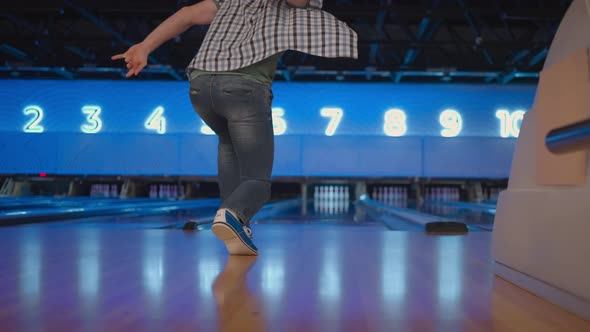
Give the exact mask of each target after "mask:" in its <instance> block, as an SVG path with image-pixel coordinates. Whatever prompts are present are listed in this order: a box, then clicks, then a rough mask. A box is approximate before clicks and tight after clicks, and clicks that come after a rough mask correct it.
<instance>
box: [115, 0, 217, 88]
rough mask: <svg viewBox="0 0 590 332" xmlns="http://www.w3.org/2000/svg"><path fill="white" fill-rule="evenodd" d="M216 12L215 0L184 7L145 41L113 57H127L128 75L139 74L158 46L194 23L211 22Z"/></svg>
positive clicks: (206, 0) (117, 58)
mask: <svg viewBox="0 0 590 332" xmlns="http://www.w3.org/2000/svg"><path fill="white" fill-rule="evenodd" d="M218 1H219V0H218ZM216 14H217V4H216V3H215V2H214V1H213V0H204V1H201V2H199V3H197V4H196V5H192V6H188V7H183V8H181V9H180V10H179V11H177V12H176V13H174V15H172V16H170V17H169V18H167V19H166V20H165V21H164V22H162V24H160V25H159V26H158V27H157V28H156V29H155V30H154V31H152V33H150V34H149V35H148V36H147V37H146V38H145V40H144V41H142V42H141V43H139V44H136V45H133V46H131V48H129V49H128V50H127V52H125V53H123V54H117V55H115V56H113V57H112V58H111V59H112V60H119V59H125V63H127V69H129V72H127V77H131V76H132V75H136V76H137V74H139V72H140V71H141V70H142V69H143V68H144V67H145V66H147V60H148V55H149V54H150V53H152V52H153V51H154V50H155V49H156V48H158V47H160V45H162V44H164V43H165V42H167V41H168V40H170V39H172V38H174V37H176V36H178V35H179V34H181V33H183V32H185V31H186V30H188V29H189V28H190V27H192V26H193V25H206V24H211V22H213V18H215V15H216Z"/></svg>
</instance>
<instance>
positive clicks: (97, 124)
mask: <svg viewBox="0 0 590 332" xmlns="http://www.w3.org/2000/svg"><path fill="white" fill-rule="evenodd" d="M100 112H101V109H100V107H98V106H84V107H82V113H84V114H86V115H87V117H86V121H88V123H87V124H83V125H82V127H80V129H82V132H83V133H86V134H96V133H98V132H99V131H100V130H101V129H102V120H101V119H100V118H99V115H100Z"/></svg>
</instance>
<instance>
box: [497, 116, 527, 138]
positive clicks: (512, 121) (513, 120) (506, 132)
mask: <svg viewBox="0 0 590 332" xmlns="http://www.w3.org/2000/svg"><path fill="white" fill-rule="evenodd" d="M525 114H526V112H525V111H515V112H513V113H510V112H508V111H507V110H498V111H497V112H496V117H497V118H498V119H500V136H502V137H505V138H506V137H518V135H520V126H521V124H522V120H523V119H524V115H525Z"/></svg>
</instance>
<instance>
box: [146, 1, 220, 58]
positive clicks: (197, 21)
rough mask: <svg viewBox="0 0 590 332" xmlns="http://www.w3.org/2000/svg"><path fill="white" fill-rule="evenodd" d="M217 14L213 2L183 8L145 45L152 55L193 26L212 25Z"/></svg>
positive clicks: (147, 39)
mask: <svg viewBox="0 0 590 332" xmlns="http://www.w3.org/2000/svg"><path fill="white" fill-rule="evenodd" d="M216 14H217V5H216V4H215V2H213V0H204V1H201V2H199V3H197V4H195V5H192V6H187V7H183V8H181V9H180V10H179V11H177V12H176V13H175V14H174V15H172V16H170V17H169V18H168V19H166V20H165V21H164V22H162V24H160V25H159V26H158V27H157V28H156V29H155V30H154V31H153V32H152V33H150V34H149V35H148V36H147V37H146V39H145V40H144V41H143V44H144V45H145V46H146V47H147V49H148V51H149V52H150V53H151V52H153V51H154V50H155V49H156V48H158V47H160V45H162V44H163V43H165V42H166V41H168V40H170V39H172V38H174V37H176V36H178V35H179V34H181V33H183V32H185V31H186V30H188V29H189V28H190V27H192V26H193V25H207V24H211V22H213V18H214V17H215V15H216Z"/></svg>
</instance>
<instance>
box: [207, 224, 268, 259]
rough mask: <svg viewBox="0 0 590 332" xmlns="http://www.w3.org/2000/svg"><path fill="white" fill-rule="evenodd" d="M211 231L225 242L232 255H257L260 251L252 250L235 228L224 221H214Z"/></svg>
mask: <svg viewBox="0 0 590 332" xmlns="http://www.w3.org/2000/svg"><path fill="white" fill-rule="evenodd" d="M211 231H212V232H213V234H215V236H217V238H218V239H220V240H221V241H223V242H224V243H225V247H226V248H227V251H228V252H229V254H230V255H242V256H256V255H258V252H257V251H255V250H252V249H251V248H250V247H249V246H248V245H246V244H245V243H244V241H242V239H241V238H240V236H239V235H238V234H236V232H235V231H234V229H233V228H231V227H229V226H228V225H227V224H225V223H223V222H217V223H213V226H211Z"/></svg>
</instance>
